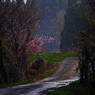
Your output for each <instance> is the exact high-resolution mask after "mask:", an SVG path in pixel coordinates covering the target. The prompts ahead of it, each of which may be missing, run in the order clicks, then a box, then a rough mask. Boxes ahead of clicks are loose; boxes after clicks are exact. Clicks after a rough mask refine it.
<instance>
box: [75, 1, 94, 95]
mask: <svg viewBox="0 0 95 95" xmlns="http://www.w3.org/2000/svg"><path fill="white" fill-rule="evenodd" d="M81 8H82V11H81V12H78V13H79V16H77V15H76V14H77V13H76V12H75V18H76V21H77V22H78V23H80V22H81V23H80V24H84V26H83V27H82V28H81V27H80V28H79V32H78V35H77V36H76V40H77V45H78V46H79V47H80V48H81V53H82V57H79V59H80V61H79V70H80V82H81V83H82V84H84V85H86V86H88V87H89V89H90V94H91V95H92V94H93V93H95V90H94V89H95V1H94V0H85V1H82V2H81V7H79V9H81Z"/></svg>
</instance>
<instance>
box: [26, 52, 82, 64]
mask: <svg viewBox="0 0 95 95" xmlns="http://www.w3.org/2000/svg"><path fill="white" fill-rule="evenodd" d="M31 56H33V57H31ZM77 56H81V54H80V53H77V52H64V53H56V52H53V53H33V54H32V55H30V57H29V59H28V60H29V61H31V62H32V61H35V60H37V59H39V58H44V59H45V60H46V61H47V63H54V62H59V61H62V60H63V59H64V58H66V57H77Z"/></svg>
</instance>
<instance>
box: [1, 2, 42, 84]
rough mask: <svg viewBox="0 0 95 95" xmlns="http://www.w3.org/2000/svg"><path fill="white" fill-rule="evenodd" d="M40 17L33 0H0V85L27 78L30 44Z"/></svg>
mask: <svg viewBox="0 0 95 95" xmlns="http://www.w3.org/2000/svg"><path fill="white" fill-rule="evenodd" d="M40 18H41V16H40V13H39V7H38V6H37V4H36V3H35V0H32V1H31V3H30V2H29V3H27V4H26V5H25V4H24V3H23V0H17V2H10V0H6V2H2V0H0V84H1V83H2V82H6V83H10V82H12V81H13V82H15V81H18V80H21V79H25V68H26V66H27V57H28V53H27V48H28V46H27V43H29V41H31V40H32V39H33V35H34V33H35V32H36V30H37V28H38V23H39V20H40Z"/></svg>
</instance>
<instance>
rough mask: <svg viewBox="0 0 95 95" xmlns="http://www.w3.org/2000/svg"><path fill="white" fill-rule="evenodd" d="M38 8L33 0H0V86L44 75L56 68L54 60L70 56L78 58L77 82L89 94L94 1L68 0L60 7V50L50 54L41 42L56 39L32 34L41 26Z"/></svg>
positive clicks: (93, 72) (94, 89)
mask: <svg viewBox="0 0 95 95" xmlns="http://www.w3.org/2000/svg"><path fill="white" fill-rule="evenodd" d="M42 1H43V0H42ZM64 2H66V0H65V1H64ZM40 3H41V2H40ZM40 10H41V9H40V7H39V4H38V2H37V0H31V1H30V2H25V1H23V0H13V1H12V2H10V0H0V85H1V87H2V85H3V86H4V84H11V83H17V82H18V83H17V84H15V85H18V84H20V83H21V82H22V83H24V82H25V83H28V82H29V83H30V82H35V81H37V80H40V79H43V78H45V77H48V76H50V75H51V74H52V73H53V72H54V71H55V70H56V69H57V67H58V64H57V62H60V61H62V60H63V59H64V58H66V57H70V56H73V57H78V58H79V62H78V68H77V69H78V70H79V71H80V76H79V77H80V80H79V81H80V82H79V83H80V84H82V85H83V86H86V87H87V88H89V93H90V94H89V95H94V94H93V93H95V1H94V0H68V8H67V7H66V9H65V10H66V11H65V10H63V13H64V15H63V18H62V19H64V20H62V21H63V23H62V24H63V28H62V27H61V28H62V29H59V30H62V31H61V33H59V34H60V38H61V39H60V51H59V50H58V51H57V52H56V51H55V52H51V53H48V52H46V47H45V43H48V44H50V43H53V41H54V40H56V39H57V38H54V37H52V36H39V35H36V33H37V31H38V30H39V29H40V27H41V24H40V22H41V19H42V14H41V12H40ZM61 14H62V13H61ZM52 21H54V22H55V21H56V19H53V20H52ZM55 29H57V28H55ZM56 31H57V30H56ZM56 33H58V31H57V32H56ZM56 37H57V35H56ZM58 44H59V43H58ZM38 63H39V64H38ZM19 82H20V83H19ZM52 95H53V94H52ZM74 95H75V94H74Z"/></svg>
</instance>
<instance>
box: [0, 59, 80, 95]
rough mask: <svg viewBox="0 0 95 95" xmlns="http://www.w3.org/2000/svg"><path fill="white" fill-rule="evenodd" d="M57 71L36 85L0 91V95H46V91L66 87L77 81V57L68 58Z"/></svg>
mask: <svg viewBox="0 0 95 95" xmlns="http://www.w3.org/2000/svg"><path fill="white" fill-rule="evenodd" d="M58 64H59V66H58V69H57V70H56V71H55V72H54V74H52V75H51V76H50V77H48V78H45V79H43V80H40V81H38V82H36V83H31V84H26V85H19V86H13V87H7V88H1V89H0V95H46V92H47V91H50V90H54V89H56V88H58V87H62V86H66V85H68V84H69V83H71V82H72V81H75V80H78V77H77V76H78V75H79V74H78V73H76V71H75V70H76V68H77V66H78V58H77V57H68V58H65V59H64V60H63V61H61V62H59V63H58Z"/></svg>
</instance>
